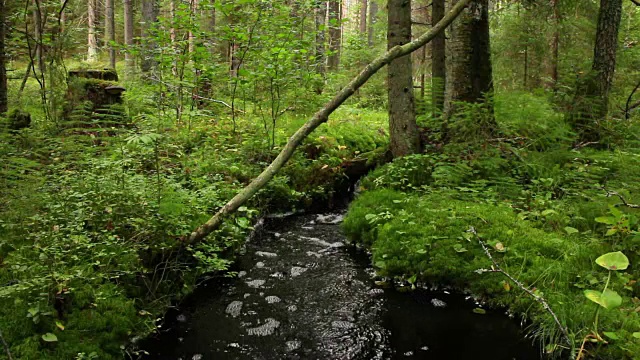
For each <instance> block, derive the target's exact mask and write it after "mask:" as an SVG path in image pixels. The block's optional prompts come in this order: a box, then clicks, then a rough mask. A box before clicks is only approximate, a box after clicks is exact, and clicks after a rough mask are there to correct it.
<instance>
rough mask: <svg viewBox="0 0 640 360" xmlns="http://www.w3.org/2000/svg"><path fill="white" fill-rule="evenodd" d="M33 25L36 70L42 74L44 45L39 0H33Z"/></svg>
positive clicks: (44, 69)
mask: <svg viewBox="0 0 640 360" xmlns="http://www.w3.org/2000/svg"><path fill="white" fill-rule="evenodd" d="M33 24H34V31H33V33H34V38H35V41H36V46H35V47H36V49H35V50H36V53H35V56H36V62H37V63H38V70H40V73H42V74H44V72H45V71H46V65H45V64H46V62H45V58H44V57H45V55H44V44H43V43H42V34H43V33H44V27H43V25H42V8H41V5H40V1H39V0H33Z"/></svg>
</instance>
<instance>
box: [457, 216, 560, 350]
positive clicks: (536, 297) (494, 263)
mask: <svg viewBox="0 0 640 360" xmlns="http://www.w3.org/2000/svg"><path fill="white" fill-rule="evenodd" d="M468 231H469V232H470V233H472V234H473V236H475V238H476V239H478V243H479V244H480V246H482V249H483V250H484V253H485V254H486V255H487V257H488V258H489V260H491V263H492V265H491V269H478V270H477V272H478V273H479V274H482V273H486V272H497V273H501V274H502V275H504V276H506V277H507V278H508V279H509V280H511V281H512V282H513V283H514V284H516V286H518V287H519V288H520V289H521V290H523V291H524V292H526V293H527V294H529V296H531V297H532V298H533V299H534V300H535V301H536V302H538V303H539V304H540V305H542V307H543V308H544V309H545V310H546V311H547V312H548V313H549V314H551V316H552V317H553V320H554V321H555V322H556V324H557V325H558V328H559V329H560V331H561V332H562V336H563V337H564V340H565V341H566V342H567V344H568V345H569V346H571V345H572V343H571V339H570V338H569V332H568V331H567V328H565V327H564V325H562V323H561V322H560V319H558V316H557V315H556V313H554V312H553V310H552V309H551V306H549V303H547V301H546V300H545V299H544V298H543V297H541V296H539V295H537V294H536V293H534V292H533V291H531V290H530V289H529V288H527V287H526V286H525V285H524V284H523V283H521V282H520V281H518V280H517V279H516V278H514V277H513V276H511V274H509V273H507V272H506V271H504V270H503V269H502V268H501V267H500V265H499V264H498V262H497V261H496V260H495V259H494V258H493V256H492V255H491V252H490V251H489V248H488V247H487V245H486V244H485V242H484V241H483V240H482V239H481V238H480V236H478V232H477V231H476V229H475V228H474V227H473V226H471V227H470V228H469V230H468Z"/></svg>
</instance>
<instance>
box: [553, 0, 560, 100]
mask: <svg viewBox="0 0 640 360" xmlns="http://www.w3.org/2000/svg"><path fill="white" fill-rule="evenodd" d="M551 5H552V6H553V38H552V39H551V88H552V89H553V91H554V92H555V91H557V90H558V59H559V58H558V54H559V50H560V10H559V9H558V0H551Z"/></svg>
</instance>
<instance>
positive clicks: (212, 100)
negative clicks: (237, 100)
mask: <svg viewBox="0 0 640 360" xmlns="http://www.w3.org/2000/svg"><path fill="white" fill-rule="evenodd" d="M191 96H192V97H193V98H194V99H198V100H207V101H211V102H214V103H216V104H222V105H224V106H226V107H228V108H229V109H231V105H229V104H227V103H226V102H224V101H222V100H216V99H210V98H208V97H204V96H200V95H198V94H193V95H191ZM236 111H238V112H240V113H244V111H242V110H240V109H236Z"/></svg>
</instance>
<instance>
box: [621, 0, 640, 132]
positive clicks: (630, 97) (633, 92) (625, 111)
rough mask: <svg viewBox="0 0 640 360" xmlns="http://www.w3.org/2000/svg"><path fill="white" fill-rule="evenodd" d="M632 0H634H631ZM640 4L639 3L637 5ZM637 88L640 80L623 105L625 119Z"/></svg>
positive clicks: (627, 117) (629, 115)
mask: <svg viewBox="0 0 640 360" xmlns="http://www.w3.org/2000/svg"><path fill="white" fill-rule="evenodd" d="M632 1H634V0H632ZM639 6H640V5H639ZM638 89H640V82H638V85H636V87H634V88H633V91H632V92H631V94H629V97H628V98H627V103H626V105H625V109H624V118H625V120H629V117H631V114H630V112H631V110H632V109H633V108H632V107H631V99H633V95H635V93H636V91H638ZM637 104H640V102H638V103H636V104H634V105H636V106H637Z"/></svg>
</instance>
